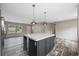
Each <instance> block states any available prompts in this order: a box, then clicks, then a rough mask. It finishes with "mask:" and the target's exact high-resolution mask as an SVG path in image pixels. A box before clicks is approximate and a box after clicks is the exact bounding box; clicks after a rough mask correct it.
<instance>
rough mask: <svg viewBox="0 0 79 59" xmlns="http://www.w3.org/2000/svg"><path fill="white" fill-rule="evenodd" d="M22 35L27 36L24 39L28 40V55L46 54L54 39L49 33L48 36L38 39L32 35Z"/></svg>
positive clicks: (51, 47) (50, 48)
mask: <svg viewBox="0 0 79 59" xmlns="http://www.w3.org/2000/svg"><path fill="white" fill-rule="evenodd" d="M24 37H27V38H28V39H24V40H25V41H26V40H29V43H28V46H29V48H28V55H29V56H46V55H47V54H48V53H49V52H50V51H51V50H52V49H53V47H54V39H55V36H54V35H53V36H52V35H51V36H49V37H45V38H43V39H39V40H35V39H34V38H33V37H32V36H24ZM31 37H32V38H31ZM25 44H26V43H25ZM25 46H27V45H25ZM25 48H26V47H25ZM25 48H24V49H25ZM25 50H27V49H25Z"/></svg>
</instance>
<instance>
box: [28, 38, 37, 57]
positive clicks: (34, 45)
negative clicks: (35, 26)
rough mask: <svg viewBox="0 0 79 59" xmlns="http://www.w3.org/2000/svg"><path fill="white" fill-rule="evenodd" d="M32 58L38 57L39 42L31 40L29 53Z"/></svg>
mask: <svg viewBox="0 0 79 59" xmlns="http://www.w3.org/2000/svg"><path fill="white" fill-rule="evenodd" d="M28 54H29V55H30V56H37V42H36V41H34V40H32V39H29V53H28Z"/></svg>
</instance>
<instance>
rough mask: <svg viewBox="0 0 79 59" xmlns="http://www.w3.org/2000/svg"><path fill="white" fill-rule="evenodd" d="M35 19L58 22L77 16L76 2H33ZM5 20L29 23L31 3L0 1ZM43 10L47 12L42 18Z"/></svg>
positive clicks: (31, 17) (31, 13) (31, 14)
mask: <svg viewBox="0 0 79 59" xmlns="http://www.w3.org/2000/svg"><path fill="white" fill-rule="evenodd" d="M35 5H36V7H35V21H37V22H42V21H45V22H58V21H63V20H69V19H74V18H77V4H76V3H35ZM0 8H1V10H2V14H3V16H5V17H6V18H7V20H10V21H11V20H12V21H18V22H19V21H20V22H24V23H30V22H31V21H32V19H33V7H32V3H0ZM44 11H46V12H47V15H46V19H44Z"/></svg>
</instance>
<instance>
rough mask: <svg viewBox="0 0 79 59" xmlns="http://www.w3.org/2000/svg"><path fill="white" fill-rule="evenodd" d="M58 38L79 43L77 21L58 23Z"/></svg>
mask: <svg viewBox="0 0 79 59" xmlns="http://www.w3.org/2000/svg"><path fill="white" fill-rule="evenodd" d="M56 37H57V38H61V39H65V40H66V41H68V42H69V43H72V42H76V41H77V20H76V19H74V20H70V21H63V22H58V23H56Z"/></svg>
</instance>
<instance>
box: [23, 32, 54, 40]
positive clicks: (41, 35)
mask: <svg viewBox="0 0 79 59" xmlns="http://www.w3.org/2000/svg"><path fill="white" fill-rule="evenodd" d="M24 36H26V37H27V38H31V39H32V40H34V41H39V40H43V39H45V38H49V37H53V36H55V34H51V33H33V34H24Z"/></svg>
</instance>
